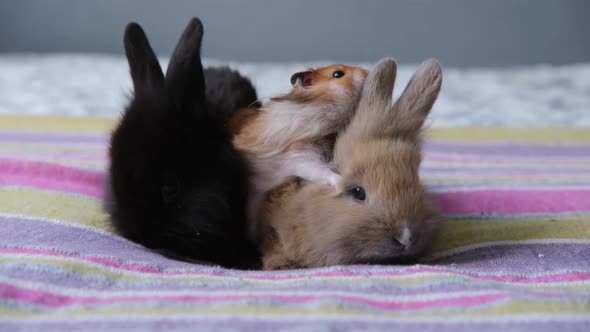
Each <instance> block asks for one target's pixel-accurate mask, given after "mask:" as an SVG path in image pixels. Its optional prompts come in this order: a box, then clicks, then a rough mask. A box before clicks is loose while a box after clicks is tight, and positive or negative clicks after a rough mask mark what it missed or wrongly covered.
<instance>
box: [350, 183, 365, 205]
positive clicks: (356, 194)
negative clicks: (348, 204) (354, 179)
mask: <svg viewBox="0 0 590 332" xmlns="http://www.w3.org/2000/svg"><path fill="white" fill-rule="evenodd" d="M350 194H351V195H352V198H354V199H356V200H357V201H364V200H365V199H366V198H367V194H366V193H365V189H363V187H361V186H354V187H352V188H351V189H350Z"/></svg>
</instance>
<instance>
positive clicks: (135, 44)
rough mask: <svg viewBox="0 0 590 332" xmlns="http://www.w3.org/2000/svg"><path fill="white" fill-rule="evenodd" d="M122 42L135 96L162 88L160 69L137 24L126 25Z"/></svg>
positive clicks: (162, 76) (162, 75) (162, 80)
mask: <svg viewBox="0 0 590 332" xmlns="http://www.w3.org/2000/svg"><path fill="white" fill-rule="evenodd" d="M123 42H124V44H125V55H126V56H127V61H128V62H129V69H130V72H131V78H132V80H133V89H134V92H135V94H136V95H141V94H142V93H149V92H151V91H153V90H154V89H160V88H162V87H163V85H164V74H163V73H162V68H161V67H160V63H159V62H158V59H157V58H156V54H155V53H154V51H153V50H152V47H151V46H150V43H149V42H148V40H147V37H146V36H145V33H144V32H143V29H142V28H141V27H140V26H139V24H137V23H129V24H127V27H126V28H125V36H124V40H123Z"/></svg>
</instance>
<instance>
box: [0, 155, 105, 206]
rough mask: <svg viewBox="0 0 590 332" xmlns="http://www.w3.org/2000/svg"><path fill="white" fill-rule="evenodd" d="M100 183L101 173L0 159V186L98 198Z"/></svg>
mask: <svg viewBox="0 0 590 332" xmlns="http://www.w3.org/2000/svg"><path fill="white" fill-rule="evenodd" d="M103 183H104V174H103V173H102V172H97V171H89V170H83V169H79V168H75V167H68V166H61V165H55V164H51V163H47V162H41V161H24V160H14V159H6V158H0V185H21V186H30V187H34V188H39V189H45V190H55V191H61V192H67V193H77V194H82V195H87V196H93V197H101V196H102V192H103Z"/></svg>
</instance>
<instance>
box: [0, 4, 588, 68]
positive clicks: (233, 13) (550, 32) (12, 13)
mask: <svg viewBox="0 0 590 332" xmlns="http://www.w3.org/2000/svg"><path fill="white" fill-rule="evenodd" d="M589 14H590V1H588V0H554V1H552V0H528V1H527V0H490V1H482V0H446V1H442V0H413V1H401V0H395V1H391V0H379V1H377V0H373V1H354V0H300V1H295V0H247V1H246V0H244V1H240V0H193V1H189V0H177V1H155V0H154V1H147V0H128V1H122V0H100V1H80V0H71V1H67V0H51V1H45V0H19V1H1V2H0V52H78V53H80V52H93V53H121V52H122V45H121V39H122V36H121V35H122V31H123V29H124V26H125V24H126V23H127V22H129V21H132V20H133V21H138V22H140V23H141V24H142V25H143V26H144V28H145V29H146V30H147V34H148V36H149V38H150V40H151V41H152V45H153V46H154V48H155V49H156V52H158V53H159V54H161V55H164V54H169V53H170V51H171V50H172V48H173V46H174V44H175V43H176V40H177V38H178V37H179V34H180V32H181V31H182V29H183V27H184V25H185V24H186V23H187V21H188V19H189V18H190V17H191V16H198V17H200V18H201V19H202V20H203V22H204V25H205V47H204V51H203V55H204V56H205V57H213V58H218V59H222V60H233V61H255V62H267V61H272V62H285V61H311V60H331V61H342V62H356V61H374V60H377V59H379V58H381V57H382V56H387V55H393V56H395V57H396V58H397V59H398V60H399V61H400V62H402V63H417V62H420V61H421V60H422V59H424V58H427V57H432V56H434V57H437V58H439V59H440V60H441V61H442V62H443V63H445V64H446V65H452V66H506V65H520V64H537V63H545V64H565V63H576V62H583V61H590V37H589V35H590V19H588V16H589Z"/></svg>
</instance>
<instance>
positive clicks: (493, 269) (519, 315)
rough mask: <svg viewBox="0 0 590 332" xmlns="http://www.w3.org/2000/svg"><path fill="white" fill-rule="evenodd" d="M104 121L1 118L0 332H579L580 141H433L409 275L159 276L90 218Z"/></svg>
mask: <svg viewBox="0 0 590 332" xmlns="http://www.w3.org/2000/svg"><path fill="white" fill-rule="evenodd" d="M112 125H113V121H112V120H107V119H89V118H85V119H82V118H65V117H64V118H59V117H48V116H41V117H26V116H7V115H4V116H0V331H18V330H23V331H25V330H26V331H67V330H83V331H111V330H124V331H151V330H161V331H196V330H198V331H207V330H228V331H232V330H252V331H277V330H287V331H308V330H309V331H312V330H313V331H343V330H353V331H354V330H357V331H358V330H362V331H374V330H386V331H453V332H455V331H473V330H478V331H481V332H483V331H523V330H531V331H588V330H589V326H590V130H589V129H507V128H504V129H501V128H495V129H494V128H487V129H483V128H480V129H478V128H462V129H432V130H431V131H430V132H429V139H428V141H427V143H426V145H425V160H424V164H423V166H422V175H423V178H424V181H425V183H426V184H427V185H428V187H429V188H430V190H431V191H432V192H433V194H434V195H435V197H436V199H437V200H438V202H439V203H440V205H441V207H442V209H443V210H444V212H445V213H446V214H447V215H448V218H447V220H446V221H445V222H444V225H443V228H442V233H441V235H440V237H439V238H438V240H437V241H436V243H435V245H434V249H433V250H432V252H431V253H429V255H428V256H427V257H426V258H425V259H424V260H423V261H422V262H421V264H419V265H409V266H334V267H327V268H321V269H309V270H293V271H279V272H264V271H238V270H228V269H223V268H220V267H211V266H205V265H197V264H189V263H183V262H178V261H173V260H170V259H167V258H164V257H161V256H159V255H157V254H155V253H151V252H150V251H148V250H146V249H144V248H142V247H141V246H139V245H137V244H134V243H132V242H129V241H127V240H125V239H123V238H121V237H120V236H118V235H117V234H115V233H114V231H113V229H112V228H111V226H110V225H109V223H108V219H107V215H105V213H104V212H102V211H101V208H100V198H101V195H102V191H103V187H102V185H103V181H104V176H105V166H106V164H107V145H108V133H109V130H110V129H111V128H112Z"/></svg>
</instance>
